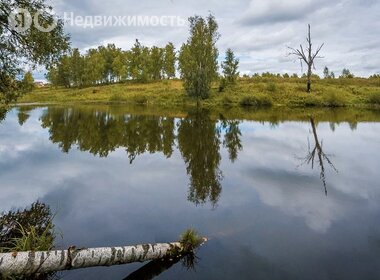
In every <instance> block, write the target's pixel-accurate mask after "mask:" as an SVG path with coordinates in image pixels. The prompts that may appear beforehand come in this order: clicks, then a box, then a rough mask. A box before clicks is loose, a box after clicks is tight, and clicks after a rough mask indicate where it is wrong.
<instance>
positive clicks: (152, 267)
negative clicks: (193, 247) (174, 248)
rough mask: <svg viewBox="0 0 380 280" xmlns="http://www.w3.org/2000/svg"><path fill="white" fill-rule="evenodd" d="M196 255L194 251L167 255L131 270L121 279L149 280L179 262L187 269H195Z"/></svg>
mask: <svg viewBox="0 0 380 280" xmlns="http://www.w3.org/2000/svg"><path fill="white" fill-rule="evenodd" d="M197 259H198V258H197V257H196V255H195V254H194V253H189V254H187V255H185V256H182V257H180V256H179V257H169V258H165V259H161V260H154V261H151V262H149V263H148V264H146V265H144V266H143V267H141V268H139V269H138V270H136V271H134V272H132V273H131V274H129V275H128V276H127V277H125V278H124V279H123V280H151V279H154V278H156V277H157V276H159V275H161V274H162V273H164V272H165V271H167V270H169V269H170V268H172V267H173V266H174V265H175V264H177V263H179V262H181V263H182V266H184V267H185V268H187V269H188V270H195V265H196V261H197Z"/></svg>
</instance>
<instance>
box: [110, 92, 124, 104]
mask: <svg viewBox="0 0 380 280" xmlns="http://www.w3.org/2000/svg"><path fill="white" fill-rule="evenodd" d="M109 101H110V102H124V101H126V99H125V98H124V97H123V96H122V95H121V94H119V93H115V94H114V95H112V96H111V97H110V99H109Z"/></svg>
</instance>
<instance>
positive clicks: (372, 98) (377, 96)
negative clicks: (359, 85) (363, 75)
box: [369, 92, 380, 105]
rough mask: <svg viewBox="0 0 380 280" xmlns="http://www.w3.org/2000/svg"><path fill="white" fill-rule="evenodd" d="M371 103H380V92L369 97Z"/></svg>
mask: <svg viewBox="0 0 380 280" xmlns="http://www.w3.org/2000/svg"><path fill="white" fill-rule="evenodd" d="M369 103H370V104H374V105H380V92H376V93H374V94H371V96H370V97H369Z"/></svg>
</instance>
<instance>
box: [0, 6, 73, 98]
mask: <svg viewBox="0 0 380 280" xmlns="http://www.w3.org/2000/svg"><path fill="white" fill-rule="evenodd" d="M19 7H22V8H24V9H26V10H28V11H29V12H30V13H31V15H32V16H33V15H35V14H36V12H37V11H39V12H40V16H39V24H40V25H41V26H43V27H45V28H47V27H49V26H51V25H52V24H53V23H54V21H55V20H56V19H55V17H54V16H53V13H52V10H51V7H50V6H49V5H48V4H47V3H46V1H45V0H34V1H24V0H2V1H1V3H0V50H1V52H0V102H5V103H8V102H10V101H12V100H14V99H16V98H17V96H18V94H17V91H18V90H19V85H18V83H17V82H16V76H17V75H18V74H19V73H20V72H21V65H22V64H24V63H25V61H27V62H28V63H30V64H32V65H33V66H35V65H45V66H47V67H49V66H50V65H52V64H53V63H54V61H56V60H57V59H58V58H59V57H60V56H61V55H62V53H64V52H65V51H66V50H67V49H68V47H69V42H68V41H69V38H68V36H67V35H65V34H64V31H63V21H62V20H57V21H56V27H55V28H54V29H53V30H52V31H50V32H41V31H40V30H38V29H37V28H36V26H35V25H34V24H32V25H31V28H29V29H27V30H25V31H24V32H22V31H19V30H15V29H13V28H12V22H10V21H8V15H10V14H11V13H12V12H13V11H15V10H16V9H17V8H19ZM23 19H24V17H21V16H19V17H16V21H17V23H18V24H19V25H23V24H22V23H23V21H24V20H23Z"/></svg>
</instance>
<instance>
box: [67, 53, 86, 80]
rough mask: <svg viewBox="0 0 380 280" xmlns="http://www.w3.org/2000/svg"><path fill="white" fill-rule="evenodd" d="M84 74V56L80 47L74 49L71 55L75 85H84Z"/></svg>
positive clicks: (72, 78) (71, 74) (71, 73)
mask: <svg viewBox="0 0 380 280" xmlns="http://www.w3.org/2000/svg"><path fill="white" fill-rule="evenodd" d="M83 75H84V58H83V57H82V56H81V54H80V52H79V50H78V49H73V51H72V53H71V57H70V77H71V80H72V83H73V86H75V87H80V86H82V85H83Z"/></svg>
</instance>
